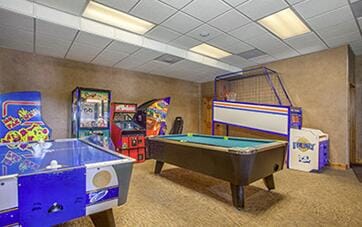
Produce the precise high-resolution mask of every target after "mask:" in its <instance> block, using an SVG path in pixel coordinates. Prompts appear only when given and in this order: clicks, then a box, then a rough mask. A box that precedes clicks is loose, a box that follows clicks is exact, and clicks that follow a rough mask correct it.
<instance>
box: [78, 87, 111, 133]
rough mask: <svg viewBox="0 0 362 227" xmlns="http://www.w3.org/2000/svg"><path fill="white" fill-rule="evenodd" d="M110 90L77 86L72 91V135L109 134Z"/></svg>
mask: <svg viewBox="0 0 362 227" xmlns="http://www.w3.org/2000/svg"><path fill="white" fill-rule="evenodd" d="M110 100H111V91H108V90H101V89H93V88H80V87H77V88H75V89H74V90H73V93H72V137H75V138H82V137H86V136H90V135H93V134H96V135H101V136H103V137H105V138H108V137H109V136H110V135H109V134H110V133H109V129H110V123H109V112H110Z"/></svg>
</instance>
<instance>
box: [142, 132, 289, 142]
mask: <svg viewBox="0 0 362 227" xmlns="http://www.w3.org/2000/svg"><path fill="white" fill-rule="evenodd" d="M190 134H192V136H195V137H213V138H217V139H224V138H225V137H227V138H228V139H230V140H247V141H255V142H273V141H276V140H273V139H258V138H250V137H237V136H217V135H207V134H198V133H190ZM180 136H185V137H187V134H172V135H162V136H157V138H166V139H167V138H172V137H180ZM148 138H153V137H148ZM278 141H283V140H278Z"/></svg>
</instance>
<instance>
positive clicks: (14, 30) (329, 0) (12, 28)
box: [0, 0, 362, 82]
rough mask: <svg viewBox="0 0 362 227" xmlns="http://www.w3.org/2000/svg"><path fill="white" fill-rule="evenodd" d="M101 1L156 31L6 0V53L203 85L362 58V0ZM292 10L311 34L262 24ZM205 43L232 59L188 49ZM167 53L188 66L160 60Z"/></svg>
mask: <svg viewBox="0 0 362 227" xmlns="http://www.w3.org/2000/svg"><path fill="white" fill-rule="evenodd" d="M96 2H98V3H101V4H104V5H106V6H108V7H111V8H114V9H117V10H120V11H122V12H125V13H128V14H130V15H133V16H136V17H139V18H141V19H144V20H146V21H149V22H152V23H154V24H155V26H154V27H153V28H152V29H151V30H149V31H148V32H147V33H145V34H144V36H142V35H137V34H133V33H131V32H128V31H123V30H121V29H118V28H114V27H111V26H109V25H105V24H101V23H98V22H95V21H91V20H88V19H85V18H82V17H81V15H82V13H83V11H84V9H85V7H86V5H87V3H88V1H87V0H76V1H75V0H62V1H59V0H32V1H30V0H12V1H6V0H0V29H1V33H0V47H5V48H12V49H17V50H21V51H27V52H33V53H35V54H41V55H47V56H53V57H58V58H65V59H71V60H76V61H81V62H87V63H93V64H99V65H104V66H109V67H115V68H124V69H129V70H135V71H141V72H146V73H151V74H158V75H164V76H168V77H174V78H179V79H185V80H191V81H196V82H204V81H210V80H212V79H213V78H214V77H215V76H216V75H218V74H222V73H226V72H230V71H236V70H239V69H241V68H243V67H248V66H253V65H256V64H263V63H267V62H271V61H276V60H280V59H285V58H290V57H294V56H298V55H303V54H308V53H312V52H316V51H320V50H324V49H328V48H334V47H338V46H341V45H345V44H350V45H351V47H352V50H353V51H354V53H355V54H356V55H360V54H362V36H361V27H362V17H361V15H362V12H360V11H361V9H362V0H360V1H358V0H357V1H356V0H207V1H206V0H96ZM288 7H289V8H291V9H292V10H293V11H294V12H296V13H297V15H298V16H299V17H300V18H301V19H302V20H303V21H304V22H305V23H306V25H307V26H308V27H309V29H310V30H311V32H308V33H305V34H302V35H299V36H295V37H292V38H288V39H285V40H282V39H280V38H279V37H277V36H275V35H274V34H273V33H271V32H269V31H268V30H266V29H265V28H263V27H262V26H261V25H259V24H258V23H257V21H258V20H260V19H261V18H264V17H266V16H269V15H271V14H273V13H276V12H279V11H281V10H283V9H286V8H288ZM200 34H203V35H202V36H201V35H200ZM201 43H207V44H210V45H212V46H214V47H217V48H220V49H222V50H225V51H227V52H229V53H231V54H232V55H231V56H228V57H225V58H222V59H212V58H209V57H206V56H203V55H200V54H197V53H193V52H191V51H190V50H189V49H190V48H192V47H194V46H197V45H200V44H201ZM250 53H258V54H256V55H253V54H250ZM164 54H167V55H171V57H172V56H174V57H176V58H181V60H180V59H178V61H176V62H175V63H173V62H171V63H172V64H170V62H167V61H165V62H163V61H159V60H157V59H159V58H160V57H161V56H163V55H164ZM243 56H244V57H245V56H247V57H245V58H244V57H243Z"/></svg>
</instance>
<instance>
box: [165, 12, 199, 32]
mask: <svg viewBox="0 0 362 227" xmlns="http://www.w3.org/2000/svg"><path fill="white" fill-rule="evenodd" d="M201 24H202V22H201V21H199V20H197V19H195V18H193V17H191V16H189V15H187V14H185V13H183V12H177V13H176V14H175V15H173V16H171V17H170V18H169V19H167V20H166V21H165V22H163V23H162V25H163V26H165V27H168V28H171V29H173V30H175V31H178V32H180V33H183V34H184V33H187V32H189V31H191V30H192V29H194V28H196V27H197V26H200V25H201Z"/></svg>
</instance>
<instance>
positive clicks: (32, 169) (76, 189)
mask: <svg viewBox="0 0 362 227" xmlns="http://www.w3.org/2000/svg"><path fill="white" fill-rule="evenodd" d="M133 162H134V160H133V159H131V158H129V157H126V156H123V155H120V154H118V153H115V152H113V151H112V150H111V149H109V147H107V146H106V145H105V143H103V142H102V143H99V141H98V142H97V140H94V139H89V138H86V139H63V140H54V141H45V142H29V143H7V144H5V143H4V144H0V167H1V169H0V226H52V225H57V224H60V223H64V222H67V221H69V220H72V219H75V218H79V217H82V216H85V215H90V217H91V219H92V220H93V222H94V223H95V222H97V221H95V220H98V221H99V218H101V219H102V218H104V220H103V221H102V220H101V223H102V226H107V225H108V226H114V219H113V216H112V217H111V219H113V220H111V221H110V222H109V220H110V219H109V214H112V211H111V208H112V207H116V206H119V205H122V204H124V203H125V202H126V200H127V194H128V188H129V182H130V178H131V173H132V166H133ZM102 214H104V215H108V216H107V217H106V216H104V217H102ZM93 217H96V218H93ZM107 221H108V223H107ZM95 224H96V226H97V223H95Z"/></svg>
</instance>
